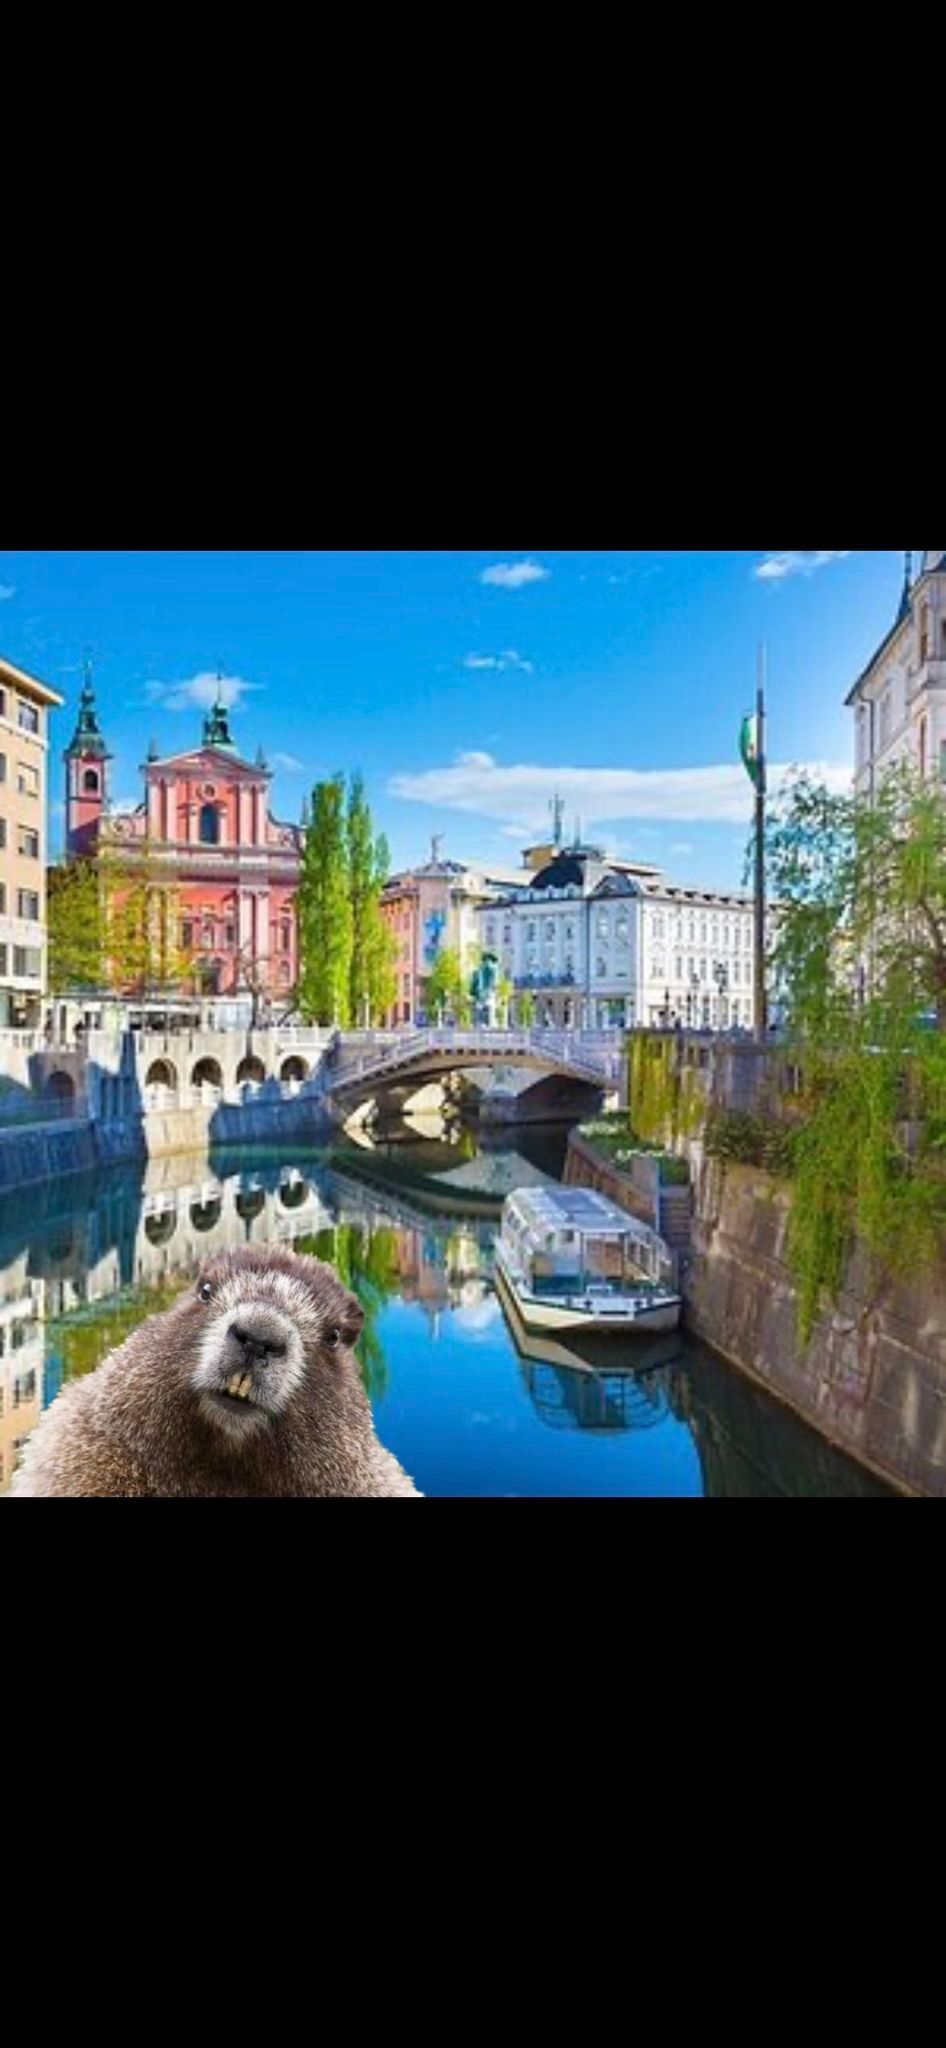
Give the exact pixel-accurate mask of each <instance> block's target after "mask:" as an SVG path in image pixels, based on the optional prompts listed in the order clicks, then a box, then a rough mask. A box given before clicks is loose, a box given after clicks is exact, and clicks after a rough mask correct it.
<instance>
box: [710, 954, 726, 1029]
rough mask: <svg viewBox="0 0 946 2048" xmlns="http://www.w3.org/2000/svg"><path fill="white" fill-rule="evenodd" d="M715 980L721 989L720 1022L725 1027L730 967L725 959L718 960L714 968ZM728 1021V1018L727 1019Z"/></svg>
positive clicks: (721, 1026)
mask: <svg viewBox="0 0 946 2048" xmlns="http://www.w3.org/2000/svg"><path fill="white" fill-rule="evenodd" d="M713 980H714V981H715V983H716V986H717V988H718V990H719V1023H720V1029H721V1030H722V1028H723V1005H724V1003H725V1000H726V997H727V996H728V994H729V969H728V967H727V966H726V964H725V962H724V961H723V960H717V962H716V966H715V967H714V969H713ZM727 1021H728V1020H727Z"/></svg>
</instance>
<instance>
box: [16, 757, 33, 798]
mask: <svg viewBox="0 0 946 2048" xmlns="http://www.w3.org/2000/svg"><path fill="white" fill-rule="evenodd" d="M16 786H17V789H18V791H19V794H20V796H38V795H39V769H38V768H31V767H30V764H29V762H28V761H18V762H17V769H16Z"/></svg>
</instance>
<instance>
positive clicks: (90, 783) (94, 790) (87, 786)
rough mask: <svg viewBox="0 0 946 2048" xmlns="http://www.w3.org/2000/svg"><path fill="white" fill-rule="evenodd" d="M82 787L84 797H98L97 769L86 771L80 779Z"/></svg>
mask: <svg viewBox="0 0 946 2048" xmlns="http://www.w3.org/2000/svg"><path fill="white" fill-rule="evenodd" d="M82 787H83V789H84V790H85V793H86V796H98V793H99V771H98V769H97V768H87V769H86V771H85V774H84V775H83V777H82Z"/></svg>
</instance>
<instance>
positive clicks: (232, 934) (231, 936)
mask: <svg viewBox="0 0 946 2048" xmlns="http://www.w3.org/2000/svg"><path fill="white" fill-rule="evenodd" d="M227 945H228V946H235V945H236V925H235V924H228V926H227Z"/></svg>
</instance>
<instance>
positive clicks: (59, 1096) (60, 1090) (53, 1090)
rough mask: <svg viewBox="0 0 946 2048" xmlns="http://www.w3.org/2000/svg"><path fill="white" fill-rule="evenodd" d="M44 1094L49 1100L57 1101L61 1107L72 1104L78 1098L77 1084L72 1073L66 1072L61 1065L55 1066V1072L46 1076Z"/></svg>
mask: <svg viewBox="0 0 946 2048" xmlns="http://www.w3.org/2000/svg"><path fill="white" fill-rule="evenodd" d="M44 1094H45V1096H46V1100H47V1102H55V1103H56V1104H57V1105H58V1106H59V1107H61V1108H66V1107H68V1106H71V1105H72V1104H73V1103H74V1102H75V1099H76V1084H75V1081H74V1079H73V1077H72V1075H71V1074H64V1073H63V1071H62V1069H61V1068H60V1067H57V1068H55V1070H54V1071H53V1073H51V1074H47V1076H46V1086H45V1089H44Z"/></svg>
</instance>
